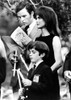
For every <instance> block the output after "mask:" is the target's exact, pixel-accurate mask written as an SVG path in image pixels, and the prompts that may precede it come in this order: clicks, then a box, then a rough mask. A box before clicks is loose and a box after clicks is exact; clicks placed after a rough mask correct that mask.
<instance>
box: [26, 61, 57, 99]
mask: <svg viewBox="0 0 71 100" xmlns="http://www.w3.org/2000/svg"><path fill="white" fill-rule="evenodd" d="M28 79H30V80H31V81H33V82H32V85H31V86H28V87H26V88H25V93H24V95H25V97H26V98H25V100H58V99H57V94H56V93H57V92H56V91H57V90H55V83H54V81H53V75H52V71H51V69H50V68H49V67H48V66H47V65H45V64H44V62H42V63H40V64H39V65H38V67H37V68H36V69H35V71H34V72H33V74H32V69H31V70H30V71H29V75H28Z"/></svg>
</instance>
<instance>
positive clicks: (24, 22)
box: [17, 8, 32, 27]
mask: <svg viewBox="0 0 71 100" xmlns="http://www.w3.org/2000/svg"><path fill="white" fill-rule="evenodd" d="M17 16H18V20H19V23H20V25H21V26H24V27H25V26H28V25H30V23H31V16H32V15H31V14H29V13H28V11H27V9H26V8H23V9H22V10H20V11H19V12H18V13H17Z"/></svg>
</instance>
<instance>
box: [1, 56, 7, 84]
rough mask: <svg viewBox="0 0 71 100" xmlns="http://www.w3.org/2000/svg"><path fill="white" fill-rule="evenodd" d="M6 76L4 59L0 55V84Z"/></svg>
mask: <svg viewBox="0 0 71 100" xmlns="http://www.w3.org/2000/svg"><path fill="white" fill-rule="evenodd" d="M5 77H6V60H5V58H3V57H0V85H1V83H2V82H4V80H5Z"/></svg>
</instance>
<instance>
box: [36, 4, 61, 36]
mask: <svg viewBox="0 0 71 100" xmlns="http://www.w3.org/2000/svg"><path fill="white" fill-rule="evenodd" d="M35 14H36V15H39V17H40V18H42V19H43V20H44V21H45V23H46V24H45V27H46V28H47V30H48V31H49V32H50V34H56V35H59V34H60V29H59V27H58V19H57V15H56V13H55V11H54V10H53V9H52V8H51V7H48V6H41V7H39V8H37V9H36V12H35Z"/></svg>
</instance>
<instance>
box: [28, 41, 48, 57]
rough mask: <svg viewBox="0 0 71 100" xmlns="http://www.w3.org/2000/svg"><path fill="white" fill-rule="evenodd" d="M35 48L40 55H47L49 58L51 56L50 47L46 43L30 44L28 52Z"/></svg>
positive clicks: (36, 42) (35, 42)
mask: <svg viewBox="0 0 71 100" xmlns="http://www.w3.org/2000/svg"><path fill="white" fill-rule="evenodd" d="M32 48H35V50H37V51H39V53H40V54H41V53H45V54H46V55H47V56H48V55H49V47H48V45H47V44H46V43H45V42H42V41H34V42H30V43H29V44H28V50H30V49H32Z"/></svg>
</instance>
